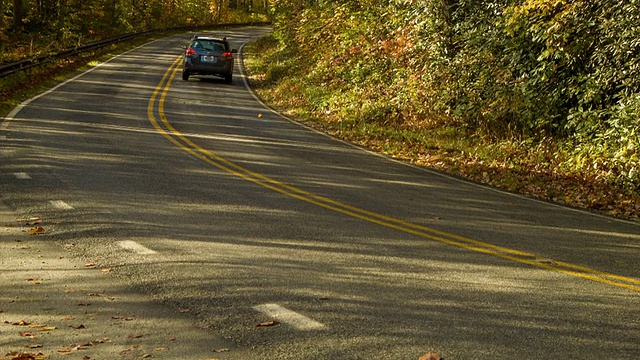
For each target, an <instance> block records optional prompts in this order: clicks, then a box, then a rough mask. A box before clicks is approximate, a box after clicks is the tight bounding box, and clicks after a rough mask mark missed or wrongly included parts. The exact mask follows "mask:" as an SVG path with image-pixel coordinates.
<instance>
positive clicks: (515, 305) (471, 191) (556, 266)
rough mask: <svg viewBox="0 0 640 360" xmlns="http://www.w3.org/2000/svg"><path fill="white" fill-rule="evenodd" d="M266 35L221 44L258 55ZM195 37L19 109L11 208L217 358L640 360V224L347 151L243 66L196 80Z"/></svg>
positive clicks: (149, 50) (232, 36) (9, 134)
mask: <svg viewBox="0 0 640 360" xmlns="http://www.w3.org/2000/svg"><path fill="white" fill-rule="evenodd" d="M266 31H268V29H266V28H241V29H232V30H228V31H225V33H224V35H226V36H227V37H228V39H229V40H230V42H231V43H232V45H233V46H234V47H236V48H241V46H242V45H243V44H244V43H245V42H247V41H249V40H251V39H253V38H256V37H257V36H259V35H260V34H263V33H265V32H266ZM189 36H190V35H189V34H185V35H181V36H175V37H169V38H166V39H162V40H158V41H154V42H151V43H149V44H147V45H144V46H142V47H140V48H137V49H135V50H133V51H130V52H128V53H126V54H123V55H121V56H118V57H115V58H113V59H112V60H110V61H108V62H106V63H103V64H100V65H99V66H96V67H95V68H94V69H93V70H92V71H89V72H87V73H84V74H82V75H81V76H79V77H76V78H74V79H72V80H70V81H68V82H65V83H64V84H61V85H60V86H58V87H56V88H54V89H52V90H51V91H49V92H47V93H44V94H42V95H41V96H39V97H37V98H34V99H32V100H31V101H29V102H27V103H25V104H23V106H21V107H19V108H18V109H16V111H14V112H13V113H12V114H11V115H10V116H9V117H8V118H7V119H5V120H4V122H3V123H2V125H0V141H1V142H2V148H3V149H2V154H1V157H0V159H1V161H2V163H1V168H0V170H1V171H0V179H1V181H2V185H1V186H2V191H3V194H2V200H3V201H4V202H5V203H6V204H7V205H8V206H10V207H11V208H12V209H15V210H16V211H17V212H20V213H23V214H37V215H38V216H40V217H42V218H46V219H48V221H49V222H50V223H51V224H53V225H52V226H51V228H50V229H48V234H47V236H49V238H50V239H51V241H55V242H56V243H57V244H59V246H64V244H67V243H69V242H73V243H74V244H75V245H76V246H75V247H74V248H73V250H72V251H73V252H74V254H75V255H76V256H77V257H78V258H80V259H86V260H87V261H93V262H95V263H96V264H99V266H102V267H108V268H110V269H112V273H113V274H114V275H115V276H114V281H118V282H120V283H122V284H124V285H126V287H127V288H128V289H130V291H131V292H132V293H138V294H141V295H143V296H146V297H148V298H152V299H154V300H157V302H158V304H160V305H159V306H170V307H174V308H178V309H185V311H184V313H185V314H181V316H189V317H192V318H193V319H194V322H196V321H197V323H200V324H202V323H205V324H210V327H208V330H207V331H209V332H210V333H211V335H212V336H216V337H220V338H223V339H225V341H228V342H229V343H230V344H232V345H231V348H230V351H228V352H225V353H222V354H218V355H216V356H212V357H217V358H221V359H226V358H234V356H235V358H239V357H241V355H239V354H249V355H242V356H248V358H250V359H393V360H398V359H417V358H418V357H419V356H421V355H423V354H424V353H426V352H428V351H435V352H437V353H439V354H441V355H443V356H444V357H445V358H446V359H447V360H451V359H639V358H640V226H639V225H640V224H638V223H634V222H626V221H621V220H616V219H612V218H608V217H604V216H600V215H595V214H591V213H587V212H582V211H576V210H572V209H568V208H565V207H561V206H557V205H553V204H548V203H544V202H540V201H535V200H531V199H527V198H524V197H521V196H516V195H512V194H508V193H505V192H501V191H497V190H494V189H491V188H487V187H483V186H479V185H476V184H472V183H469V182H465V181H461V180H458V179H454V178H451V177H447V176H443V175H440V174H438V173H436V172H432V171H429V170H425V169H420V168H416V167H413V166H409V165H406V164H402V163H399V162H396V161H393V160H391V159H388V158H385V157H382V156H378V155H375V154H372V153H370V152H367V151H364V150H362V149H359V148H356V147H353V146H350V145H348V144H345V143H343V142H340V141H336V140H334V139H332V138H330V137H328V136H325V135H323V134H320V133H318V132H315V131H313V130H310V129H308V128H306V127H305V126H303V125H301V124H298V123H296V122H293V121H290V120H287V119H286V118H283V117H281V116H279V115H278V114H277V113H275V112H273V111H271V110H269V109H268V108H266V107H265V106H264V105H263V104H262V103H261V102H260V101H259V100H258V99H257V98H256V97H255V96H254V95H252V93H251V91H250V90H248V87H247V85H246V82H245V79H244V77H243V75H242V71H241V70H242V69H241V66H240V62H241V58H240V57H238V59H237V61H236V65H237V66H236V70H235V71H236V73H235V77H234V81H233V83H232V84H230V85H228V84H225V83H224V80H223V79H218V78H213V77H209V78H207V77H198V76H193V77H191V78H190V79H189V81H183V80H181V78H180V72H179V65H180V55H181V53H182V51H183V50H182V49H181V46H183V45H184V44H185V43H186V41H187V39H188V38H189ZM292 91H293V90H292ZM187 311H188V312H187ZM272 321H275V323H270V322H272ZM262 323H264V324H263V325H273V326H256V324H262ZM114 358H118V356H114ZM183 358H185V359H188V358H189V355H188V354H184V357H183Z"/></svg>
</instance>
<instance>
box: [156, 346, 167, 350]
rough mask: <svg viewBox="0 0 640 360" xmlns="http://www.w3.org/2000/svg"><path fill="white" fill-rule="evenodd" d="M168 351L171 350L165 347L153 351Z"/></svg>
mask: <svg viewBox="0 0 640 360" xmlns="http://www.w3.org/2000/svg"><path fill="white" fill-rule="evenodd" d="M168 350H169V348H168V347H164V346H161V347H157V348H155V349H153V351H168Z"/></svg>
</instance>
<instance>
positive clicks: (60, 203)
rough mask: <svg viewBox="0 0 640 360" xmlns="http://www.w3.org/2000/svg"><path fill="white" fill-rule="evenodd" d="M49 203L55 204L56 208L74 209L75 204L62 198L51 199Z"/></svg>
mask: <svg viewBox="0 0 640 360" xmlns="http://www.w3.org/2000/svg"><path fill="white" fill-rule="evenodd" d="M49 203H50V204H51V206H53V207H54V208H56V209H60V210H73V206H71V205H69V204H67V203H66V202H64V201H62V200H51V201H49Z"/></svg>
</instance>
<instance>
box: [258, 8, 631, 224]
mask: <svg viewBox="0 0 640 360" xmlns="http://www.w3.org/2000/svg"><path fill="white" fill-rule="evenodd" d="M274 18H275V22H274V30H275V31H274V33H273V34H271V35H269V36H266V37H264V38H262V39H261V40H260V41H258V42H256V43H254V44H252V45H251V46H250V47H248V50H247V52H248V54H247V57H246V62H247V65H248V70H249V72H250V75H251V82H252V84H253V86H255V87H256V88H257V90H258V92H259V95H260V96H261V97H262V98H263V99H265V100H266V101H267V102H268V103H270V104H272V106H274V107H275V108H277V109H279V110H280V111H281V112H284V113H285V114H287V115H289V116H291V117H293V118H296V119H299V120H302V121H305V122H306V123H307V124H309V125H311V126H314V127H316V128H319V129H322V130H324V131H328V132H330V133H331V134H333V135H335V136H337V137H340V138H343V139H346V140H349V141H351V142H354V143H356V144H359V145H361V146H364V147H367V148H370V149H373V150H376V151H379V152H382V153H385V154H387V155H389V156H392V157H394V158H398V159H402V160H405V161H409V162H412V163H414V164H417V165H423V166H428V167H432V168H436V169H438V170H441V171H444V172H447V173H450V174H453V175H456V176H460V177H463V178H467V179H471V180H474V181H478V182H481V183H486V184H490V185H493V186H497V187H500V188H503V189H506V190H509V191H513V192H518V193H522V194H526V195H530V196H533V197H537V198H541V199H546V200H550V201H554V202H559V203H563V204H567V205H570V206H574V207H579V208H587V209H591V210H594V211H599V212H606V213H608V214H611V215H616V216H622V217H633V218H637V217H638V216H640V193H639V191H640V125H639V122H638V119H639V118H640V40H639V39H640V28H639V27H638V26H637V24H638V23H640V4H637V3H635V2H618V3H615V2H614V3H612V2H609V1H604V0H594V1H580V0H576V1H556V0H524V1H522V0H520V1H515V0H502V1H466V0H392V1H374V0H357V1H353V0H349V1H347V0H332V1H323V0H319V1H296V0H285V1H279V2H278V3H277V6H276V8H275V17H274Z"/></svg>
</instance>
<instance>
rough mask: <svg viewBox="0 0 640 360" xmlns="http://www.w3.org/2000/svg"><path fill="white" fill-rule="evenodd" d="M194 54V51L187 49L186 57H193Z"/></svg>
mask: <svg viewBox="0 0 640 360" xmlns="http://www.w3.org/2000/svg"><path fill="white" fill-rule="evenodd" d="M195 54H196V51H195V50H193V49H192V48H188V49H187V55H195Z"/></svg>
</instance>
